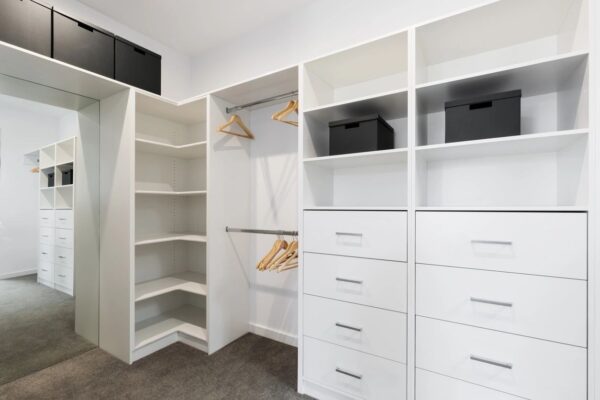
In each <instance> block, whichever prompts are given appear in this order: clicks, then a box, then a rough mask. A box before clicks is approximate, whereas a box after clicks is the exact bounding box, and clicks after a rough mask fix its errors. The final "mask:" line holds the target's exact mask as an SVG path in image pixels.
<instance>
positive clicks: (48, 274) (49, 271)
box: [38, 262, 54, 282]
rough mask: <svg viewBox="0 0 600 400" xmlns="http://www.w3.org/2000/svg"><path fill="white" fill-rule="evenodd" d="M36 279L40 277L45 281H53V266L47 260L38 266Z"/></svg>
mask: <svg viewBox="0 0 600 400" xmlns="http://www.w3.org/2000/svg"><path fill="white" fill-rule="evenodd" d="M38 279H41V280H43V281H45V282H53V281H54V267H53V265H52V264H50V263H47V262H42V263H40V265H39V267H38Z"/></svg>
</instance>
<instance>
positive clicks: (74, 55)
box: [53, 10, 115, 78]
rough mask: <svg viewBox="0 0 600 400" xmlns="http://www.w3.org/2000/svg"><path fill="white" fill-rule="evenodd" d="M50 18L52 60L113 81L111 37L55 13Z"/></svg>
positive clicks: (113, 61) (113, 63) (113, 46)
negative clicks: (52, 17)
mask: <svg viewBox="0 0 600 400" xmlns="http://www.w3.org/2000/svg"><path fill="white" fill-rule="evenodd" d="M53 15H54V28H53V32H54V58H56V59H57V60H60V61H64V62H66V63H68V64H72V65H75V66H77V67H80V68H83V69H86V70H88V71H91V72H95V73H97V74H100V75H104V76H106V77H109V78H114V77H115V37H114V35H113V34H112V33H110V32H107V31H105V30H103V29H100V28H97V27H95V26H93V25H90V24H87V23H84V22H81V21H77V20H76V19H73V18H71V17H68V16H66V15H64V14H61V13H59V12H57V11H56V10H54V14H53Z"/></svg>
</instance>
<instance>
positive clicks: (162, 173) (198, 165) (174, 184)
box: [135, 151, 206, 192]
mask: <svg viewBox="0 0 600 400" xmlns="http://www.w3.org/2000/svg"><path fill="white" fill-rule="evenodd" d="M135 179H136V190H146V191H168V192H183V191H195V190H206V158H205V157H202V156H199V157H197V158H178V157H170V156H165V155H162V154H156V153H144V152H141V151H138V152H136V175H135Z"/></svg>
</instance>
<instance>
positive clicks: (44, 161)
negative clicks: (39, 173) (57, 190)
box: [40, 145, 56, 169]
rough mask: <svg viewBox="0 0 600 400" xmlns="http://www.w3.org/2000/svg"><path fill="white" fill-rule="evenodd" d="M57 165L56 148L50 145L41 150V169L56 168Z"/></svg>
mask: <svg viewBox="0 0 600 400" xmlns="http://www.w3.org/2000/svg"><path fill="white" fill-rule="evenodd" d="M55 164H56V146H55V145H50V146H46V147H44V148H42V149H41V150H40V169H46V168H50V167H54V165H55Z"/></svg>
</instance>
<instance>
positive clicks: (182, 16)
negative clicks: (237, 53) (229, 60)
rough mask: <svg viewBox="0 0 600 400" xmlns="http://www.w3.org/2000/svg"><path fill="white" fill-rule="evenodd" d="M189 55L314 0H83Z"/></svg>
mask: <svg viewBox="0 0 600 400" xmlns="http://www.w3.org/2000/svg"><path fill="white" fill-rule="evenodd" d="M79 1H80V2H81V3H84V4H86V5H88V6H90V7H92V8H94V9H96V10H97V11H100V12H101V13H103V14H105V15H107V16H109V17H111V18H113V19H114V20H116V21H118V22H120V23H122V24H124V25H127V26H129V27H130V28H132V29H134V30H136V31H138V32H140V33H143V34H145V35H146V36H149V37H151V38H153V39H155V40H157V41H160V42H162V43H164V44H166V45H168V46H170V47H172V48H175V49H177V50H179V51H181V52H183V53H186V54H188V55H195V54H198V53H200V52H202V51H203V50H206V49H208V48H211V47H214V46H217V45H218V44H220V43H223V42H225V41H228V40H230V39H232V38H235V37H237V36H241V35H243V34H244V33H247V32H250V31H252V30H254V29H257V28H258V27H260V26H261V25H263V24H265V23H267V22H269V21H272V20H274V19H276V18H278V17H281V16H284V15H286V14H289V13H291V12H292V11H293V10H294V9H297V8H298V7H301V6H302V5H304V4H308V3H310V2H311V1H314V0H251V1H249V0H176V1H168V0H127V1H123V0H79Z"/></svg>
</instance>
